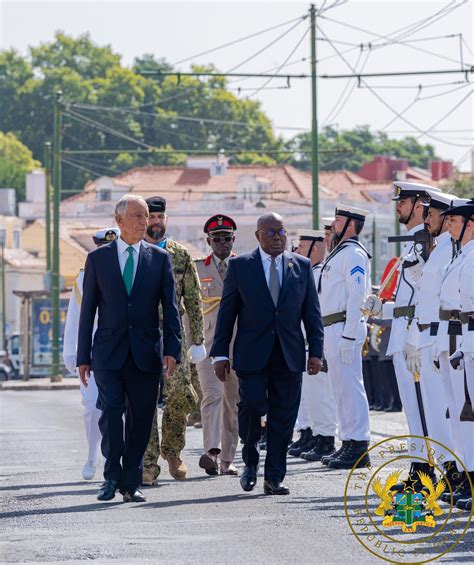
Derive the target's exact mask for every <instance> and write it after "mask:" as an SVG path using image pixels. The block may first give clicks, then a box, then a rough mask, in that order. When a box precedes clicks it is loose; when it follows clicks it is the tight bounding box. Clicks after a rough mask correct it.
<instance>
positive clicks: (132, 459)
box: [94, 352, 159, 491]
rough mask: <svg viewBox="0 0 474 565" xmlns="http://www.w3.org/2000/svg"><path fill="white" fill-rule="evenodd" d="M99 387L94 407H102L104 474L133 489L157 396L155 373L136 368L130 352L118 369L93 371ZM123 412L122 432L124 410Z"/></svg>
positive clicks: (157, 376) (123, 486)
mask: <svg viewBox="0 0 474 565" xmlns="http://www.w3.org/2000/svg"><path fill="white" fill-rule="evenodd" d="M94 376H95V381H96V383H97V388H98V390H99V397H98V399H97V408H98V409H99V410H101V411H102V415H101V417H100V419H99V428H100V431H101V434H102V443H101V448H102V454H103V456H104V457H105V467H104V478H105V479H106V480H114V481H117V482H118V483H119V486H120V489H121V490H127V491H134V490H135V489H136V488H138V486H139V485H140V484H141V479H142V477H141V474H142V472H141V462H142V459H143V455H144V453H145V449H146V447H147V445H148V440H149V438H150V432H151V426H152V424H153V416H154V413H155V409H156V400H157V396H158V383H159V374H158V373H146V372H144V371H141V370H140V369H138V367H137V366H136V364H135V361H134V360H133V357H132V354H131V353H130V352H129V353H128V356H127V359H126V361H125V364H124V366H123V367H122V368H121V369H119V370H117V371H95V372H94ZM124 413H125V434H124V426H123V414H124Z"/></svg>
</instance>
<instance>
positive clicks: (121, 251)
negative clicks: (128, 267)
mask: <svg viewBox="0 0 474 565" xmlns="http://www.w3.org/2000/svg"><path fill="white" fill-rule="evenodd" d="M141 243H142V242H141V241H139V242H138V243H134V244H133V245H131V246H130V245H129V244H128V243H125V241H124V240H123V239H122V238H121V237H119V238H118V239H117V253H118V260H119V265H120V272H121V273H122V275H123V270H124V269H125V263H126V262H127V259H128V251H127V249H128V248H129V247H133V279H132V280H135V275H136V274H137V268H138V258H139V256H140V245H141Z"/></svg>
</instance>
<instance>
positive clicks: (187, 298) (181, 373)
mask: <svg viewBox="0 0 474 565" xmlns="http://www.w3.org/2000/svg"><path fill="white" fill-rule="evenodd" d="M166 250H167V251H168V253H169V254H170V257H171V261H172V263H173V271H174V277H175V283H176V294H177V302H178V307H179V313H180V316H181V332H182V352H181V363H179V364H178V365H176V370H175V372H174V375H173V376H172V377H171V379H168V380H165V384H164V386H165V388H164V396H165V408H164V410H163V419H162V422H161V428H162V441H161V450H160V439H159V434H158V424H157V420H158V419H157V412H156V411H155V419H154V422H153V428H152V432H151V436H150V440H149V442H148V447H147V449H146V452H145V456H144V460H143V462H144V467H145V468H146V469H149V470H153V472H154V473H155V475H156V476H158V474H159V466H158V464H157V461H158V457H159V455H160V451H161V454H162V455H163V456H167V455H170V456H178V455H179V454H180V452H181V451H182V450H183V448H184V445H185V433H186V422H187V418H188V415H189V413H190V412H191V410H192V409H193V407H194V406H195V405H196V403H197V402H198V401H199V396H198V392H197V391H196V388H195V386H193V384H192V376H191V367H190V362H189V357H188V353H187V340H186V332H185V327H184V323H183V316H184V315H185V314H186V315H187V318H188V322H189V333H190V336H189V337H190V340H189V341H190V342H191V343H192V344H201V343H203V341H204V332H203V312H202V301H201V290H200V287H199V278H198V275H197V272H196V267H195V265H194V261H193V259H192V257H191V255H190V253H189V251H188V250H187V249H186V248H185V247H184V246H183V245H181V244H179V243H177V242H176V241H173V240H170V239H168V240H167V242H166Z"/></svg>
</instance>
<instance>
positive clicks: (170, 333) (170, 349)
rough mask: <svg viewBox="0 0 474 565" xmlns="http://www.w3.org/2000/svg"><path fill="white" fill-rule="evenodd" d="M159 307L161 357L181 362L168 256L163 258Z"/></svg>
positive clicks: (179, 333)
mask: <svg viewBox="0 0 474 565" xmlns="http://www.w3.org/2000/svg"><path fill="white" fill-rule="evenodd" d="M163 258H164V265H163V271H162V285H161V298H160V300H161V306H162V308H163V355H164V356H165V355H169V356H171V357H174V358H175V359H176V361H178V362H179V361H181V318H180V315H179V310H178V304H177V301H176V290H175V284H174V275H173V267H172V265H171V259H170V256H169V254H168V253H167V254H166V255H164V256H163Z"/></svg>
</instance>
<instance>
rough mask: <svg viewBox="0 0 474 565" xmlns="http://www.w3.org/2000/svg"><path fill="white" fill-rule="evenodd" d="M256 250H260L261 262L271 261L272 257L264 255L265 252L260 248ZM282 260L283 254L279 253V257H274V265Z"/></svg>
mask: <svg viewBox="0 0 474 565" xmlns="http://www.w3.org/2000/svg"><path fill="white" fill-rule="evenodd" d="M258 248H259V250H260V257H261V258H262V261H267V260H270V261H271V260H272V259H273V256H272V255H269V254H268V253H265V251H264V250H263V249H262V248H261V247H260V246H258ZM282 259H283V253H280V255H277V256H276V257H275V263H277V264H279V263H280V261H281V260H282Z"/></svg>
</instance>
